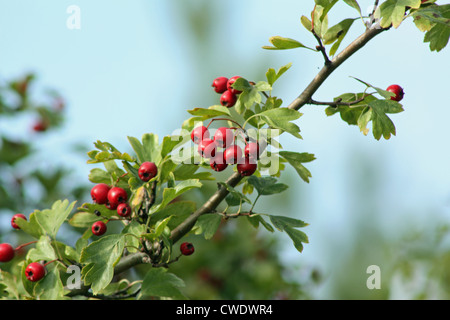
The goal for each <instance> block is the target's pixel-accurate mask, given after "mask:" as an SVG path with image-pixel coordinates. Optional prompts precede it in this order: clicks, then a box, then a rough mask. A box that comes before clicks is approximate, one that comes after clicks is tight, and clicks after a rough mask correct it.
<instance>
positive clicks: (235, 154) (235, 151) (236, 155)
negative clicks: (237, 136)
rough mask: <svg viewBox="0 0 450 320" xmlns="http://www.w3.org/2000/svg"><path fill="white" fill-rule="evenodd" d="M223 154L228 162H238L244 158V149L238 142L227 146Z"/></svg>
mask: <svg viewBox="0 0 450 320" xmlns="http://www.w3.org/2000/svg"><path fill="white" fill-rule="evenodd" d="M223 154H224V157H225V163H227V164H236V163H238V162H240V161H241V159H242V149H241V147H239V146H238V145H236V144H234V145H231V146H229V147H227V148H226V149H225V151H224V152H223Z"/></svg>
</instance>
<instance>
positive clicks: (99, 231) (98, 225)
mask: <svg viewBox="0 0 450 320" xmlns="http://www.w3.org/2000/svg"><path fill="white" fill-rule="evenodd" d="M106 229H107V228H106V223H104V222H103V221H96V222H94V223H93V224H92V228H91V230H92V233H93V234H95V235H96V236H101V235H103V234H104V233H105V232H106Z"/></svg>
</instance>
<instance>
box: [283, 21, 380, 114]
mask: <svg viewBox="0 0 450 320" xmlns="http://www.w3.org/2000/svg"><path fill="white" fill-rule="evenodd" d="M385 30H387V29H385V28H374V29H367V30H366V31H365V32H364V33H363V34H362V35H360V36H359V37H358V38H357V39H356V40H354V41H353V42H352V43H350V44H349V45H348V47H347V48H345V49H344V50H342V52H341V53H339V54H338V55H337V56H336V57H334V58H333V59H332V60H331V62H330V63H329V64H325V65H324V66H323V68H322V69H321V70H320V71H319V73H318V74H317V75H316V76H315V78H314V79H313V80H312V81H311V82H310V83H309V85H308V86H307V87H306V89H305V90H304V91H303V92H302V93H301V94H300V95H299V96H298V97H297V98H295V99H294V101H292V102H291V104H290V105H289V106H288V108H289V109H294V110H299V109H300V108H301V107H303V106H304V105H305V104H307V103H308V102H309V101H311V98H312V96H313V94H314V93H315V92H316V91H317V89H319V87H320V86H321V85H322V83H323V82H324V81H325V80H326V79H327V78H328V77H329V76H330V74H331V73H333V71H334V70H336V68H338V67H339V66H340V65H341V64H342V63H343V62H344V61H346V60H347V59H348V58H350V57H351V56H352V55H353V54H354V53H355V52H356V51H358V50H359V49H361V48H362V47H364V46H365V45H366V43H367V42H369V41H370V40H371V39H373V38H374V37H376V36H377V35H379V34H380V33H382V32H383V31H385Z"/></svg>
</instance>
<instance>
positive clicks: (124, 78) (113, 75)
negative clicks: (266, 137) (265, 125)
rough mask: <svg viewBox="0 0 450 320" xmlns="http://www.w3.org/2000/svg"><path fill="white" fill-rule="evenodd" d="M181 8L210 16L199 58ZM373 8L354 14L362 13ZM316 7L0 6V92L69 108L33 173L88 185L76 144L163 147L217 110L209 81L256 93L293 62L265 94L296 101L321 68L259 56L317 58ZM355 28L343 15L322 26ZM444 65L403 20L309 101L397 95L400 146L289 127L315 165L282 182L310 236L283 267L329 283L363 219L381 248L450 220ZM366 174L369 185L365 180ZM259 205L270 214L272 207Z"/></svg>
mask: <svg viewBox="0 0 450 320" xmlns="http://www.w3.org/2000/svg"><path fill="white" fill-rule="evenodd" d="M186 3H188V4H189V5H190V6H195V7H196V8H197V9H196V10H197V11H198V12H200V13H201V12H202V10H203V9H202V8H204V7H205V6H207V7H210V11H208V12H211V13H212V14H213V15H212V16H211V17H210V19H211V20H210V21H209V22H208V23H206V24H205V25H204V26H203V29H202V30H203V32H204V33H205V37H207V38H208V41H209V42H208V45H206V46H202V47H200V48H199V47H195V46H196V45H198V42H196V40H195V38H194V37H193V34H191V33H189V30H190V29H189V28H187V27H186V21H185V20H184V19H185V16H184V11H183V10H184V9H183V7H184V6H185V5H186ZM208 3H209V4H208ZM211 3H213V4H211ZM371 3H372V1H360V6H361V8H362V11H363V13H365V12H367V8H369V6H370V4H371ZM440 3H442V2H440ZM69 5H78V6H79V7H80V9H81V29H80V30H70V29H68V28H67V27H66V20H67V18H68V17H69V14H67V13H66V9H67V7H68V6H69ZM312 7H313V1H288V0H282V1H276V2H275V1H260V0H259V1H256V0H246V1H237V0H231V1H226V3H224V2H218V1H217V2H215V1H206V0H195V1H193V0H192V1H186V2H185V4H183V3H182V2H181V1H176V0H170V1H154V0H146V1H144V0H134V1H111V0H109V1H105V0H96V1H87V0H84V1H83V0H79V1H65V0H59V1H50V0H39V1H36V0H18V1H8V2H7V1H2V2H1V3H0V80H1V81H4V80H7V79H11V78H15V77H18V76H21V75H23V74H25V73H26V72H28V71H33V72H36V73H37V75H38V81H37V84H38V86H41V87H42V88H46V87H51V88H55V89H57V90H59V91H60V92H61V94H62V95H63V96H64V97H66V100H67V110H66V115H67V123H66V125H65V126H64V128H62V129H61V130H59V131H58V132H55V133H49V134H48V135H47V137H46V138H45V139H43V140H42V141H39V142H38V143H39V147H40V149H41V150H43V151H44V152H42V154H40V158H39V159H37V160H36V161H45V162H44V163H43V165H48V163H49V162H51V163H70V166H71V167H74V168H76V170H77V171H78V173H79V174H78V175H77V176H78V177H79V178H80V179H81V181H86V180H87V174H88V173H89V170H91V169H92V166H90V165H87V164H86V158H84V157H80V156H73V154H68V153H67V151H69V150H70V146H71V145H72V143H77V142H82V143H83V144H85V145H88V146H89V147H90V146H92V144H91V143H92V142H94V141H96V140H103V141H109V142H110V143H112V144H113V145H115V146H116V147H118V148H119V149H121V150H124V151H125V150H127V149H129V147H128V142H127V139H126V137H127V136H135V137H141V135H142V134H143V133H146V132H153V133H156V134H158V135H159V136H160V137H162V136H164V135H167V134H171V133H172V132H173V131H174V130H175V129H177V128H179V127H180V126H181V123H182V121H183V120H184V119H185V118H187V117H188V116H189V115H188V113H187V112H186V110H187V109H192V108H193V107H208V106H210V105H213V104H217V103H218V96H217V95H216V94H214V93H213V92H212V89H211V87H210V85H211V82H212V79H213V78H214V77H216V76H221V75H224V76H233V75H242V76H244V77H249V78H253V79H255V80H264V74H265V71H266V70H267V68H269V67H273V68H276V69H277V68H279V67H280V66H282V65H285V64H287V63H289V62H292V64H293V65H292V68H291V69H290V70H289V71H288V72H287V73H286V74H285V75H284V76H283V77H282V78H281V79H280V80H279V82H277V85H276V86H275V88H274V92H273V94H274V95H277V96H279V97H281V98H282V99H283V101H285V103H286V104H288V103H289V102H290V101H292V100H293V99H294V98H295V97H296V96H297V95H298V94H299V93H300V92H301V90H302V89H303V88H304V87H305V86H306V85H307V84H308V83H309V82H310V81H311V79H312V78H313V77H314V76H315V74H316V73H317V72H318V70H319V68H320V67H321V65H322V63H323V60H322V57H321V55H320V54H315V53H313V52H311V51H309V50H301V49H297V50H289V51H265V50H263V49H261V46H263V45H267V44H269V43H268V39H269V37H270V36H273V35H282V36H286V37H292V38H295V39H297V40H299V41H301V42H303V43H304V44H306V45H309V46H315V45H316V43H315V42H314V38H313V37H312V36H311V35H310V34H308V33H307V32H306V30H305V29H304V28H303V26H302V25H301V24H300V16H301V15H302V14H304V15H308V14H309V12H310V11H311V10H312ZM205 10H206V9H205ZM356 15H357V14H356V11H354V10H353V9H352V8H350V7H348V6H346V5H345V4H344V3H339V4H338V5H336V7H335V8H333V10H332V12H331V17H330V22H329V24H330V26H331V25H334V24H335V23H337V22H339V21H340V20H341V19H343V18H346V17H347V16H356ZM362 31H363V29H362V25H361V22H359V21H357V22H355V25H354V27H353V28H352V30H351V31H350V32H349V34H348V35H347V38H346V40H347V41H345V40H344V42H343V44H342V47H343V46H344V45H345V44H346V43H348V41H350V40H351V39H352V38H354V37H355V36H357V35H358V34H360V33H361V32H362ZM197 49H199V50H197ZM449 61H450V55H449V49H448V48H446V49H444V50H443V51H441V52H440V53H436V52H430V51H429V48H428V45H427V44H425V43H423V34H422V33H421V32H420V31H418V30H417V29H416V28H415V26H414V25H413V23H412V22H411V20H408V21H407V22H406V23H404V24H402V25H401V26H400V28H399V29H397V30H391V31H389V32H385V33H383V34H382V35H380V36H379V37H377V38H375V39H374V40H373V41H371V42H370V43H369V44H368V45H367V46H366V47H364V48H363V49H362V50H361V51H360V52H357V53H356V54H355V55H354V56H353V57H351V59H350V60H349V61H347V62H346V63H345V64H344V65H343V66H342V67H340V68H339V69H338V70H337V71H336V72H335V73H333V75H332V76H331V77H330V78H329V79H328V80H327V81H326V82H325V83H324V85H323V86H322V87H321V88H320V89H319V90H318V91H317V93H316V95H315V99H316V100H320V101H331V100H332V98H333V97H335V96H338V95H340V94H341V93H344V92H358V91H360V90H361V91H362V90H364V87H363V86H362V85H361V84H360V83H358V82H356V81H355V80H353V79H352V78H350V77H349V76H354V77H357V78H360V79H363V80H365V81H367V82H369V83H371V84H373V85H375V86H378V87H381V88H385V87H387V86H388V85H390V84H393V83H397V84H400V85H402V86H403V87H404V88H405V92H406V94H405V98H404V100H403V101H402V103H403V105H404V108H405V112H403V113H400V114H396V115H393V116H392V117H391V119H392V120H393V121H394V123H395V125H396V128H397V136H395V137H392V138H391V139H390V140H388V141H386V140H380V141H376V140H375V139H374V138H373V137H372V136H371V133H370V135H368V136H364V135H363V134H361V133H360V132H359V129H358V128H357V127H350V126H348V125H347V124H346V123H345V122H343V121H341V120H340V118H339V117H338V116H334V117H329V118H328V117H326V116H325V114H324V111H323V110H324V108H323V107H319V106H305V107H304V108H303V109H302V112H303V113H304V115H303V116H302V117H301V118H300V119H299V121H298V125H299V126H300V128H301V130H302V136H303V140H301V141H298V140H294V139H290V138H289V137H286V138H283V139H282V140H281V142H282V144H283V146H284V148H285V149H287V150H293V151H298V152H310V153H314V154H315V155H316V157H317V160H315V161H314V162H312V163H310V164H309V165H308V168H309V169H310V171H311V172H312V176H313V177H312V179H311V182H310V184H308V185H306V184H305V183H304V182H303V181H301V180H300V179H296V178H294V177H293V175H292V174H289V173H292V172H293V171H290V170H288V171H287V172H288V173H287V174H286V176H285V179H286V181H289V183H290V184H291V188H290V189H289V191H288V194H289V195H290V197H289V201H290V204H289V205H287V206H284V207H283V209H282V210H283V211H284V212H279V214H284V215H291V216H294V217H297V218H300V219H303V220H305V221H307V222H308V223H310V226H308V227H307V229H305V232H307V234H308V236H309V239H310V244H308V245H306V246H305V249H304V252H303V253H302V255H300V256H299V255H298V253H297V252H294V251H293V250H292V246H291V243H290V241H289V240H287V249H286V250H285V252H284V257H285V259H286V261H287V262H291V261H300V262H301V263H306V264H311V265H319V266H320V268H323V270H325V273H330V274H332V270H333V264H334V263H335V261H336V260H334V259H336V253H337V252H340V250H342V254H344V255H345V254H346V248H347V247H348V246H347V244H348V243H349V242H352V241H357V239H358V237H359V236H360V235H359V234H358V229H357V228H355V226H356V225H357V223H358V221H359V220H365V221H366V222H368V223H369V222H370V223H373V225H374V228H380V230H383V232H384V233H385V234H386V235H388V236H389V235H395V234H397V233H398V232H400V231H405V228H406V229H407V228H408V225H410V224H411V225H414V226H421V225H422V224H424V223H425V222H429V221H440V219H447V220H448V218H449V217H448V215H449V214H450V169H449V164H450V148H449V138H450V132H449V130H448V118H449V117H450V104H449V102H448V101H449V93H448V92H449V82H448V74H449ZM36 89H37V90H36V91H39V90H38V89H39V88H36ZM29 120H30V119H25V120H21V121H22V122H20V123H19V124H17V123H11V122H5V121H2V120H1V119H0V130H2V131H3V132H8V133H9V134H11V135H19V136H21V135H25V134H27V135H29V134H30V132H29V129H28V127H27V126H28V122H27V121H29ZM48 159H51V161H47V160H48ZM362 162H364V164H365V163H366V162H367V167H366V169H364V170H366V171H364V170H363V169H360V168H364V166H361V163H362ZM367 174H370V175H371V176H372V177H373V179H371V180H368V179H367V181H366V180H365V179H366V175H367ZM358 179H359V180H358ZM374 179H375V180H374ZM374 181H375V182H377V184H376V186H377V187H376V188H375V189H374V187H373V186H374V185H373V183H375V182H374ZM355 188H356V189H357V190H358V188H361V189H367V190H368V192H369V191H373V193H368V195H367V196H368V197H369V198H370V199H371V201H373V203H375V204H376V216H375V217H374V216H366V215H360V216H355V215H354V213H355V212H358V211H361V210H364V208H365V204H364V201H362V200H361V201H362V202H361V201H359V200H358V199H354V197H352V194H351V193H352V192H354V191H355ZM274 199H275V198H274ZM297 199H298V200H297ZM358 201H359V202H358ZM265 203H266V207H267V208H272V209H273V210H275V211H276V210H277V203H276V199H275V200H267V201H266V202H265ZM359 222H361V221H359ZM355 239H356V240H355ZM368 250H374V248H368ZM374 263H375V264H376V261H375V262H374ZM326 292H327V286H326V285H324V289H323V292H319V294H320V295H321V296H322V297H328V296H327V293H326Z"/></svg>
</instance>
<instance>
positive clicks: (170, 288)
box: [141, 268, 185, 299]
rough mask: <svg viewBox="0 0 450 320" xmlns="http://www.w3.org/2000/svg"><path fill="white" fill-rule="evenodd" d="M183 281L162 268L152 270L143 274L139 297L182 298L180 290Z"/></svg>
mask: <svg viewBox="0 0 450 320" xmlns="http://www.w3.org/2000/svg"><path fill="white" fill-rule="evenodd" d="M184 286H185V284H184V281H183V280H181V279H180V278H178V277H177V276H176V275H174V274H173V273H169V272H167V270H166V269H163V268H152V269H150V270H148V271H147V273H146V274H145V277H144V280H143V282H142V288H141V295H142V296H143V297H166V298H175V299H180V298H184V295H183V294H182V293H181V291H180V288H183V287H184Z"/></svg>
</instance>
